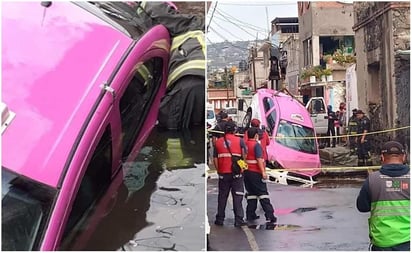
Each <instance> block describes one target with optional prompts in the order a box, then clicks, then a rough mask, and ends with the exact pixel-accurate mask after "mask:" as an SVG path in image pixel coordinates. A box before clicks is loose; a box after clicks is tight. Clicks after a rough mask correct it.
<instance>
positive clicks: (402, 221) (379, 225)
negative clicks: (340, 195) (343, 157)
mask: <svg viewBox="0 0 412 253" xmlns="http://www.w3.org/2000/svg"><path fill="white" fill-rule="evenodd" d="M356 206H357V208H358V210H359V211H361V212H369V211H370V212H371V216H370V218H369V237H370V238H371V242H372V244H373V245H376V246H378V247H392V246H395V245H398V244H401V243H405V242H408V241H410V171H409V167H408V166H406V165H402V164H386V165H383V166H382V167H381V169H380V170H379V171H377V172H373V173H371V174H370V175H369V177H368V178H367V179H366V180H365V182H364V184H363V186H362V188H361V190H360V193H359V196H358V198H357V201H356Z"/></svg>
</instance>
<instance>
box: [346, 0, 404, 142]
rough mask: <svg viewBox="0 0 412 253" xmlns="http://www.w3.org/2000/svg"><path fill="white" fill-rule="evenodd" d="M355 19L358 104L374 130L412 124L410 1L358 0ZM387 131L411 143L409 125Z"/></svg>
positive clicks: (355, 7)
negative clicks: (378, 0) (381, 0)
mask: <svg viewBox="0 0 412 253" xmlns="http://www.w3.org/2000/svg"><path fill="white" fill-rule="evenodd" d="M354 21H355V24H354V26H353V30H354V31H355V42H356V56H357V85H358V97H359V101H358V103H359V107H360V108H361V109H363V110H364V111H366V112H367V113H368V114H369V116H370V118H371V120H372V128H373V129H374V130H384V129H385V130H388V129H396V128H399V127H404V126H409V125H410V56H409V50H410V3H409V2H355V3H354ZM388 135H389V136H391V137H392V138H397V139H398V140H399V141H401V142H402V143H405V144H407V145H408V146H409V129H407V130H403V131H392V132H389V133H388V134H387V135H385V137H387V136H388ZM376 141H384V140H379V138H378V139H377V140H376Z"/></svg>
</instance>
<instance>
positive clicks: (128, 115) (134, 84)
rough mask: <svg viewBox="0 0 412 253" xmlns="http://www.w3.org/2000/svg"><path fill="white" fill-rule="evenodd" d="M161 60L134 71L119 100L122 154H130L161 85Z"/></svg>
mask: <svg viewBox="0 0 412 253" xmlns="http://www.w3.org/2000/svg"><path fill="white" fill-rule="evenodd" d="M162 69H163V60H162V58H159V57H155V58H151V59H150V60H148V61H146V62H144V63H143V64H141V65H140V66H139V67H138V68H137V69H136V71H135V73H134V75H133V78H132V80H131V81H130V82H129V84H128V85H127V88H126V90H125V92H124V95H123V96H122V98H121V99H120V117H121V121H122V136H123V137H122V139H123V153H122V157H123V159H125V158H126V157H127V156H128V155H129V153H130V152H131V150H132V148H133V146H134V144H135V142H136V139H137V136H138V134H139V131H140V128H141V127H142V125H143V123H144V121H145V119H146V116H147V113H148V111H149V109H150V105H151V104H152V101H153V99H154V98H155V95H156V93H157V91H158V89H159V88H160V84H161V83H162Z"/></svg>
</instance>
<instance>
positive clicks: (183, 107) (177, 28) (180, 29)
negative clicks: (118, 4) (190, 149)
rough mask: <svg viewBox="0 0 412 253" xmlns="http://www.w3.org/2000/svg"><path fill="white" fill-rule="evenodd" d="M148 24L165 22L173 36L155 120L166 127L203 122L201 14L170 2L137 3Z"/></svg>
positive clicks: (202, 22) (203, 56)
mask: <svg viewBox="0 0 412 253" xmlns="http://www.w3.org/2000/svg"><path fill="white" fill-rule="evenodd" d="M136 5H137V7H136V8H137V10H136V13H137V15H138V16H139V18H141V19H144V24H145V25H146V26H148V27H150V26H154V25H157V24H162V25H164V26H165V27H166V28H167V29H168V31H169V33H170V36H171V37H172V42H171V48H170V59H169V74H168V79H167V90H166V94H165V97H163V99H162V101H161V103H160V107H159V116H158V121H159V125H160V126H161V127H165V128H168V129H183V128H189V127H190V126H192V125H204V122H205V117H204V111H205V69H206V61H205V55H206V47H205V35H204V30H205V26H204V18H198V17H196V16H194V15H190V14H181V13H179V12H178V11H177V9H176V6H175V5H173V4H171V3H169V2H146V1H142V2H139V3H136Z"/></svg>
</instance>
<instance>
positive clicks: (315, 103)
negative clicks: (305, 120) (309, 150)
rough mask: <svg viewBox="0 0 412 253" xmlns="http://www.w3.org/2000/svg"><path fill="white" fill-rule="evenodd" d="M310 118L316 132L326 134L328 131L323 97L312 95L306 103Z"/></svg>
mask: <svg viewBox="0 0 412 253" xmlns="http://www.w3.org/2000/svg"><path fill="white" fill-rule="evenodd" d="M306 109H307V110H308V111H309V113H310V118H311V120H312V122H313V125H314V127H315V131H316V134H318V135H319V134H326V133H327V131H328V113H327V110H326V102H325V99H324V98H323V97H312V98H310V99H309V101H308V103H307V104H306Z"/></svg>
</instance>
